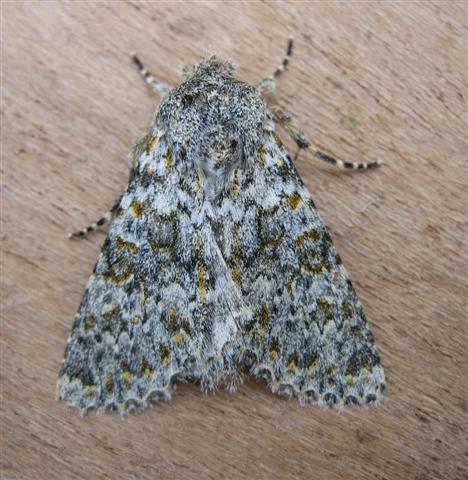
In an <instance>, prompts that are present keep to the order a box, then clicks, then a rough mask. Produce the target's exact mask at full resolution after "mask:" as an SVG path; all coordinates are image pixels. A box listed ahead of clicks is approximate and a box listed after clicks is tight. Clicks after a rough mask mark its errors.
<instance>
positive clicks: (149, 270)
mask: <svg viewBox="0 0 468 480" xmlns="http://www.w3.org/2000/svg"><path fill="white" fill-rule="evenodd" d="M140 153H141V155H139V159H138V160H137V162H136V164H135V165H134V167H133V171H132V174H131V176H130V180H129V186H128V188H127V191H126V192H125V194H124V195H123V197H122V200H121V202H120V205H119V207H118V209H117V211H116V216H115V218H114V220H113V223H112V225H111V228H110V231H109V234H108V237H107V239H106V241H105V244H104V246H103V249H102V251H101V254H100V256H99V259H98V261H97V264H96V266H95V269H94V272H93V275H92V276H91V278H90V280H89V282H88V285H87V288H86V292H85V295H84V297H83V300H82V303H81V306H80V307H79V310H78V313H77V314H76V317H75V322H74V325H73V329H72V332H71V335H70V338H69V341H68V344H67V348H66V352H65V359H64V362H63V364H62V368H61V372H60V379H59V384H58V396H59V397H60V398H62V399H64V400H66V401H68V403H69V404H71V405H73V406H75V407H78V408H80V409H81V410H82V411H85V410H87V409H89V408H98V409H104V408H112V409H117V410H119V411H121V412H124V411H128V410H129V409H130V408H132V407H133V406H144V405H146V404H147V403H148V402H149V401H151V400H153V399H158V398H168V397H169V396H170V392H171V384H172V383H173V381H174V380H175V379H181V380H184V379H191V378H195V379H199V380H200V381H201V382H202V384H203V386H204V387H205V388H214V387H215V386H216V384H217V383H218V382H219V381H222V380H228V381H229V380H230V379H231V380H232V378H231V377H234V376H235V372H234V365H235V364H236V360H235V356H236V355H237V352H238V351H239V348H238V347H237V346H236V345H235V342H236V339H238V338H239V327H238V326H239V325H240V323H241V321H243V320H242V318H243V317H244V316H245V318H248V309H247V308H246V307H245V305H244V303H243V301H242V299H241V297H240V294H239V292H238V290H237V289H236V288H235V287H234V286H233V281H232V278H231V273H230V270H229V268H228V265H227V264H226V263H225V262H224V260H223V258H222V255H221V252H220V251H219V248H218V246H217V244H216V241H215V240H214V233H213V231H212V230H211V227H210V222H207V221H206V219H205V218H204V215H205V213H204V211H203V209H200V203H199V192H198V191H197V181H196V179H195V176H194V174H193V172H192V173H191V172H185V171H184V172H181V171H179V170H178V168H183V165H180V167H177V166H176V165H174V164H173V161H172V153H171V151H170V149H169V148H168V145H167V143H166V141H165V139H164V137H163V138H161V139H159V138H158V136H157V135H154V136H153V137H151V136H149V138H148V139H147V143H146V145H145V146H144V148H142V149H141V152H140Z"/></svg>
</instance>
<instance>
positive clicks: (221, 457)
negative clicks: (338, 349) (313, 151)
mask: <svg viewBox="0 0 468 480" xmlns="http://www.w3.org/2000/svg"><path fill="white" fill-rule="evenodd" d="M289 34H294V36H295V38H296V51H295V56H294V58H293V61H292V62H291V65H290V68H289V71H288V72H287V74H285V75H284V76H283V77H282V78H281V80H280V81H279V85H278V89H277V92H276V94H275V95H274V96H270V97H269V102H270V103H278V104H279V105H281V106H283V107H284V108H286V109H288V110H289V111H291V112H293V113H294V115H295V116H296V118H297V121H298V123H299V124H300V125H301V126H302V127H303V129H304V130H305V132H307V134H308V135H309V136H310V138H311V139H313V140H314V141H316V143H318V144H319V145H320V146H322V147H323V148H326V149H327V150H329V151H331V152H333V153H334V154H335V155H337V156H340V157H342V158H345V159H348V160H370V159H374V158H380V159H382V160H384V161H385V163H386V164H385V166H384V167H382V168H381V169H379V170H377V171H371V172H366V173H356V174H346V173H342V172H337V171H336V170H333V169H332V168H330V167H328V166H326V165H324V164H320V163H317V162H316V161H314V160H313V159H312V158H311V157H310V156H308V155H303V156H302V157H301V158H300V160H299V162H298V168H299V170H300V172H301V174H302V175H303V178H304V180H305V182H306V184H307V186H308V187H309V188H310V190H311V192H312V194H313V197H314V199H315V201H316V204H317V205H318V207H319V209H320V211H321V213H322V216H323V218H324V219H325V220H326V222H327V224H328V226H329V228H330V231H331V233H332V236H333V238H334V241H335V244H336V245H337V248H338V250H339V252H340V254H341V257H342V258H343V260H344V263H345V265H346V266H347V268H348V270H349V272H350V274H351V277H352V279H353V281H354V284H355V286H356V289H357V291H358V293H359V295H360V298H361V300H362V302H363V304H364V306H365V309H366V312H367V316H368V319H369V323H370V325H371V328H372V330H373V332H374V335H375V338H376V342H377V345H378V347H379V349H380V352H381V355H382V360H383V363H384V366H385V368H386V374H387V379H388V388H387V391H386V398H385V399H384V402H383V404H382V405H381V406H380V407H379V408H378V409H372V410H364V411H356V410H354V411H344V412H341V413H337V412H334V411H327V410H320V409H317V408H314V407H311V406H308V407H304V408H302V407H300V406H299V405H298V404H297V403H296V401H293V400H287V399H283V398H280V397H275V396H273V395H272V394H271V393H270V392H269V391H267V389H266V388H265V387H264V385H263V384H262V383H257V382H254V381H247V382H246V383H245V384H244V385H243V386H242V387H241V388H240V389H239V391H238V392H237V393H235V394H231V395H230V394H228V393H226V392H224V391H221V392H219V393H218V394H216V395H206V394H204V393H202V392H200V391H199V389H198V387H196V386H194V385H190V384H189V385H183V386H181V387H180V388H178V391H177V394H176V395H175V397H174V399H173V401H172V402H169V403H163V404H158V405H156V406H155V407H154V408H153V409H149V410H147V411H144V412H143V413H141V414H137V415H131V416H129V417H126V418H125V419H124V420H123V421H122V420H120V418H119V417H118V416H116V415H112V414H106V415H102V416H97V415H94V414H91V415H89V416H88V417H86V418H85V419H81V418H80V417H79V416H78V415H77V413H76V412H75V411H73V410H69V409H68V408H67V407H66V405H65V404H64V403H61V402H56V401H55V399H54V395H55V384H56V380H57V372H58V369H59V366H60V362H61V360H62V357H63V350H64V347H65V342H66V339H67V336H68V332H69V329H70V327H71V324H72V318H73V315H74V313H75V311H76V309H77V306H78V304H79V302H80V298H81V295H82V293H83V290H84V286H85V284H86V281H87V278H88V275H89V274H90V272H91V270H92V268H93V265H94V262H95V260H96V258H97V255H98V252H99V249H100V245H101V244H102V241H103V238H104V236H103V233H100V234H96V235H94V236H91V237H90V238H89V239H85V240H82V241H69V240H68V239H67V237H66V234H67V233H68V232H69V231H70V230H72V229H74V228H78V227H82V226H85V225H86V224H88V223H89V222H91V221H94V220H96V219H97V218H99V216H100V215H101V214H102V213H103V212H104V211H105V210H106V209H107V208H108V207H109V206H111V205H112V203H113V201H114V200H115V199H116V198H117V196H118V195H119V193H120V192H121V190H122V188H123V186H124V185H125V182H126V176H127V167H126V156H127V153H128V152H129V151H130V149H131V145H132V142H133V140H134V139H135V138H137V137H138V136H139V135H140V134H141V132H142V131H143V130H144V129H145V128H146V127H147V126H148V124H149V122H150V120H151V117H152V114H153V112H154V110H155V108H156V105H157V101H158V100H157V99H156V98H155V97H154V95H152V93H151V92H150V91H149V89H147V88H146V86H145V85H144V84H143V83H142V81H141V79H140V78H139V76H138V73H137V72H136V71H135V69H134V67H133V66H132V64H131V61H130V58H129V53H130V52H131V51H132V50H137V51H138V52H139V54H140V56H141V58H142V59H143V60H144V61H145V62H146V63H147V64H148V66H151V69H152V70H153V71H154V72H155V73H156V74H157V76H158V77H159V78H160V79H162V80H164V81H166V82H168V83H170V84H173V85H174V84H176V83H177V82H178V81H179V78H180V77H179V72H180V71H181V68H182V66H183V65H184V64H185V63H190V62H196V61H198V60H199V58H200V57H201V56H202V55H204V54H206V53H209V52H215V53H218V54H219V55H220V56H222V57H226V58H232V59H234V60H235V61H236V62H237V63H238V64H239V65H240V68H239V76H240V77H241V78H243V79H245V80H247V81H250V82H254V81H256V80H257V79H258V78H259V77H261V76H263V75H265V74H268V73H269V72H270V71H271V70H272V68H274V67H275V66H276V65H277V63H278V62H279V61H280V59H281V56H282V54H283V49H284V46H285V40H286V38H287V37H288V35H289ZM466 35H467V25H466V3H464V2H450V1H446V2H430V3H429V2H409V1H408V2H395V3H393V2H392V3H391V2H375V3H372V2H370V3H369V2H362V3H359V2H350V3H344V2H343V3H337V2H336V3H335V2H315V3H312V2H311V3H305V2H304V3H267V2H246V3H220V2H214V1H213V2H197V3H186V2H183V3H175V2H174V3H171V2H165V3H162V2H161V3H156V2H153V3H149V2H136V1H133V2H86V3H85V2H52V1H50V2H21V1H15V2H2V45H3V47H2V72H1V74H2V107H1V118H2V170H3V174H2V275H1V277H2V278H1V280H2V357H1V374H2V377H1V385H2V410H1V415H2V419H1V428H2V431H1V446H2V454H1V457H2V458H1V478H2V479H21V480H23V479H28V480H29V479H43V478H47V479H82V478H90V479H157V478H164V479H198V478H206V479H220V478H226V479H310V478H317V479H342V478H350V479H381V480H383V479H387V480H390V479H400V478H401V479H442V478H443V479H462V478H467V457H468V454H467V444H466V439H465V436H464V433H466V426H467V425H466V419H467V417H466V399H467V389H466V385H467V383H466V374H467V368H466V347H467V338H466V328H467V317H466V311H467V275H466V268H467V258H466V240H467V230H466V209H467V202H466V191H467V178H466V151H467V142H466V95H467V89H466V58H467V57H466ZM283 138H284V139H286V136H285V135H283ZM286 143H287V145H289V146H290V147H291V148H292V145H291V142H290V141H289V140H287V139H286Z"/></svg>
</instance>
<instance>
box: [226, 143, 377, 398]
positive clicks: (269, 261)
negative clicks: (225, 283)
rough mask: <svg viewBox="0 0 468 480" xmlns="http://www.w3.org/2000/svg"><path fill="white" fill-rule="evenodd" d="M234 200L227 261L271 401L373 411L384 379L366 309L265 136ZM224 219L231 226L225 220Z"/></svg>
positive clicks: (283, 155)
mask: <svg viewBox="0 0 468 480" xmlns="http://www.w3.org/2000/svg"><path fill="white" fill-rule="evenodd" d="M240 184H241V185H240V188H239V193H238V195H237V197H236V198H235V199H234V202H235V203H236V205H237V207H238V209H239V211H244V212H245V215H244V216H243V218H242V219H241V220H240V221H239V222H238V223H237V224H234V225H231V226H229V221H228V220H226V222H225V223H226V224H227V225H228V226H227V228H229V229H232V230H233V231H234V232H237V233H236V234H235V235H233V238H234V240H233V243H232V245H231V247H230V249H229V252H227V254H228V255H229V256H230V258H231V268H232V273H233V278H234V279H237V280H238V285H239V286H240V288H241V290H242V295H243V298H244V301H245V303H246V304H247V305H249V306H250V307H251V309H252V311H253V315H254V317H253V319H252V321H250V322H248V323H247V324H245V325H244V327H243V328H244V336H245V339H246V341H247V343H248V349H249V350H250V352H251V362H252V363H251V367H252V372H253V373H254V374H255V375H257V376H260V377H263V378H265V379H266V380H267V381H268V384H269V386H270V387H271V389H272V390H273V391H274V392H278V393H285V394H288V395H294V396H298V397H299V399H300V401H301V402H305V401H310V402H313V403H317V404H319V405H321V406H326V405H327V406H332V405H333V406H336V407H340V406H343V405H348V404H357V405H365V404H375V403H377V402H378V401H379V400H380V398H381V395H382V391H383V389H384V373H383V369H382V367H381V366H380V360H379V355H378V353H377V351H376V348H375V346H374V343H373V338H372V334H371V332H370V331H369V328H368V325H367V322H366V319H365V316H364V312H363V308H362V305H361V303H360V302H359V300H358V298H357V296H356V293H355V291H354V289H353V286H352V284H351V281H350V280H349V278H348V274H347V272H346V270H345V268H344V267H343V265H342V263H341V260H340V258H339V256H338V254H337V253H336V251H335V248H334V246H333V244H332V241H331V239H330V235H329V234H328V232H327V229H326V227H325V225H324V223H323V221H322V220H321V219H320V217H319V215H318V213H317V210H316V208H315V206H314V204H313V202H312V200H311V198H310V194H309V192H308V191H307V189H306V188H305V186H304V184H303V182H302V180H301V179H300V177H299V175H298V173H297V171H296V169H295V167H294V165H293V163H292V161H291V158H290V157H289V155H288V154H287V152H286V150H285V149H284V147H283V146H282V145H281V144H278V143H277V141H276V140H275V138H273V137H271V136H267V137H266V138H265V144H264V146H263V147H262V148H261V149H260V151H259V155H258V161H257V162H256V164H255V166H254V168H253V172H251V173H249V174H247V175H245V176H243V178H242V179H241V180H240ZM226 218H227V217H226Z"/></svg>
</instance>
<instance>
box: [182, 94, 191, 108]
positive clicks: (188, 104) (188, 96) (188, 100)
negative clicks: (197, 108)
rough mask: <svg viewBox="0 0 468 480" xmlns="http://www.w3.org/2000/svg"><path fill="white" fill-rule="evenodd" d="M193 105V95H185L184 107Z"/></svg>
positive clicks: (183, 99)
mask: <svg viewBox="0 0 468 480" xmlns="http://www.w3.org/2000/svg"><path fill="white" fill-rule="evenodd" d="M192 103H193V97H192V95H184V96H183V97H182V105H183V106H184V107H189V106H190V105H192Z"/></svg>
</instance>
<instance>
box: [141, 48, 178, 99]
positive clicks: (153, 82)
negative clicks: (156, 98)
mask: <svg viewBox="0 0 468 480" xmlns="http://www.w3.org/2000/svg"><path fill="white" fill-rule="evenodd" d="M132 60H133V62H134V63H135V65H136V66H137V67H138V70H139V71H140V74H141V76H142V77H143V79H144V80H145V82H146V83H147V84H148V85H149V86H150V87H151V89H152V90H153V92H155V93H157V94H158V95H161V96H162V97H163V96H164V95H166V94H167V93H168V92H169V91H170V90H171V87H170V86H169V85H166V84H165V83H163V82H160V81H159V80H157V79H156V78H155V77H154V76H153V74H152V73H151V72H149V71H148V70H147V69H146V68H145V66H144V65H143V63H142V62H141V60H140V59H139V58H138V57H137V55H136V53H133V54H132Z"/></svg>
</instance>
